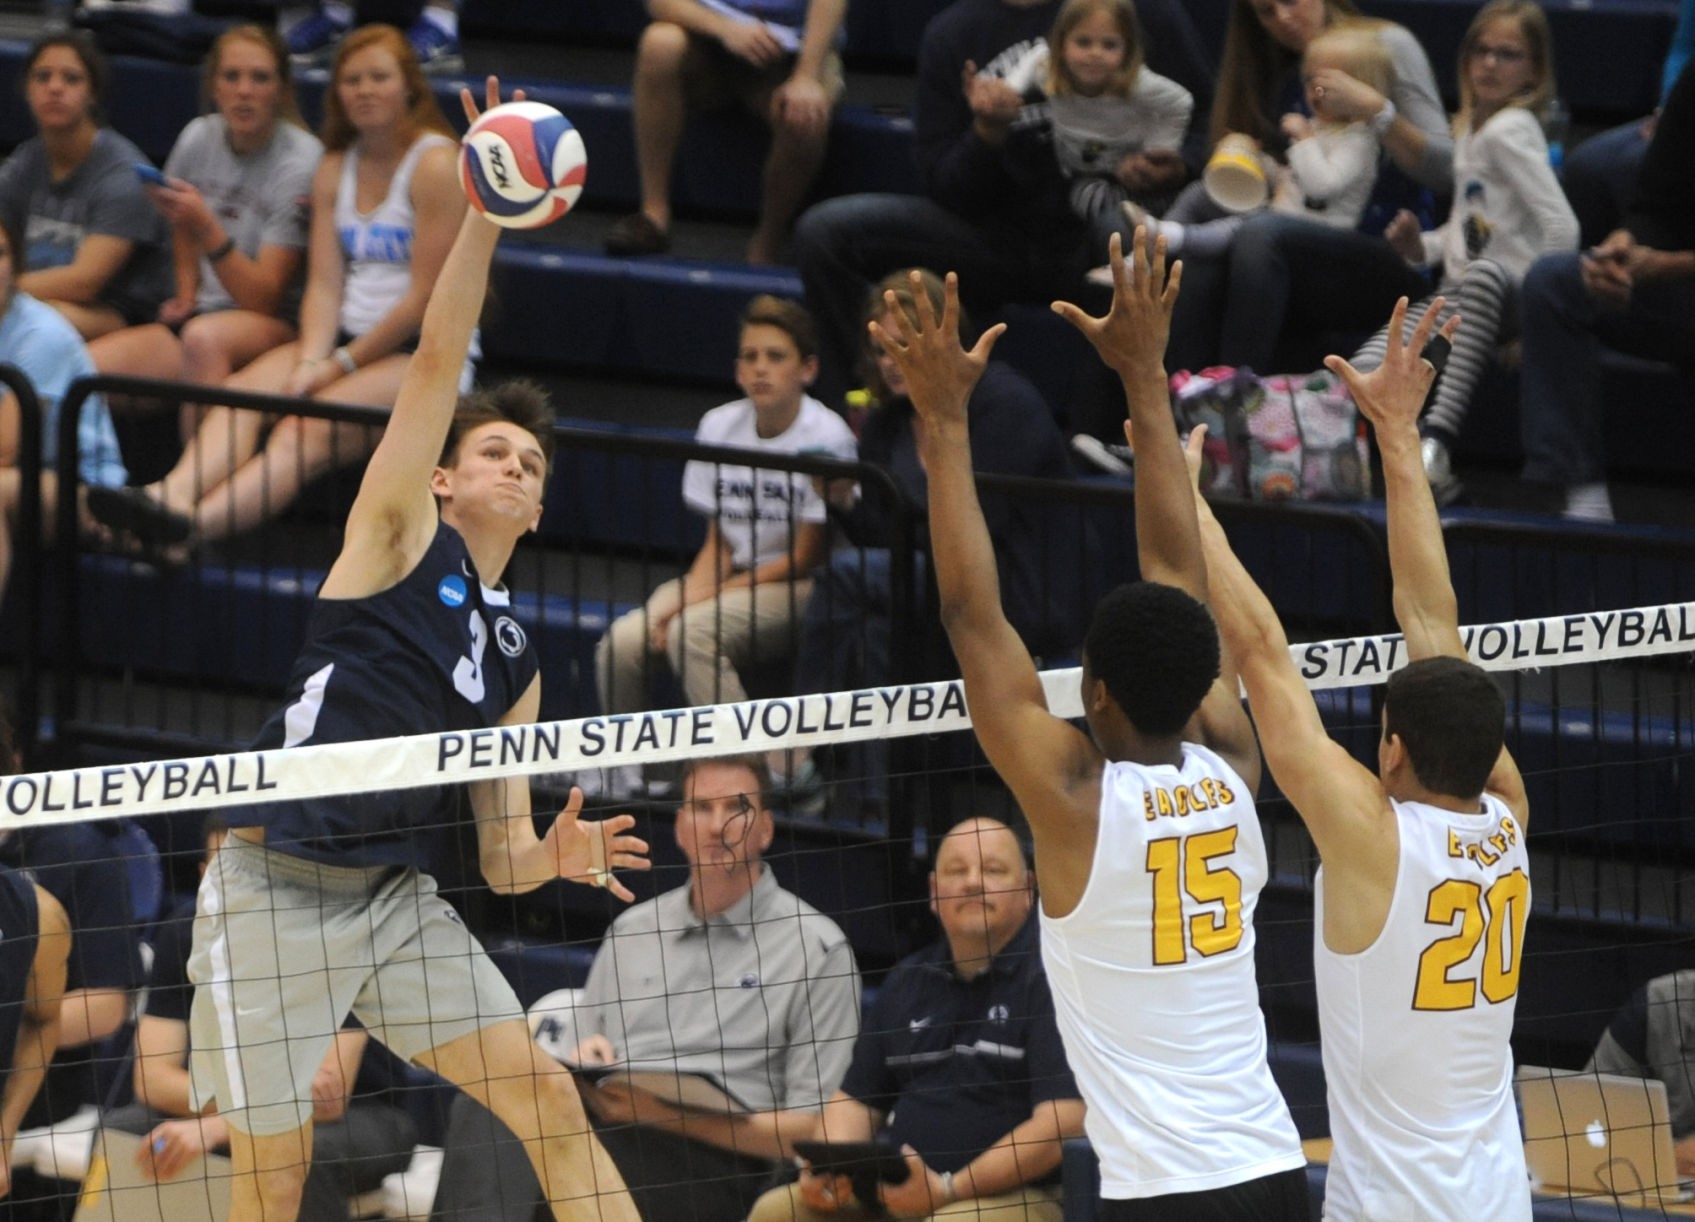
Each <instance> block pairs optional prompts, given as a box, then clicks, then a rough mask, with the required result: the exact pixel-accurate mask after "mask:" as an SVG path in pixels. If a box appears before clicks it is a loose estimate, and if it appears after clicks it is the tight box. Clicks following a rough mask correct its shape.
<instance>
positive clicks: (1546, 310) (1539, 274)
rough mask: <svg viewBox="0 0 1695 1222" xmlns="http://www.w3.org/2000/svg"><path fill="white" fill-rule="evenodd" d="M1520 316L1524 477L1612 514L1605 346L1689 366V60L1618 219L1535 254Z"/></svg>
mask: <svg viewBox="0 0 1695 1222" xmlns="http://www.w3.org/2000/svg"><path fill="white" fill-rule="evenodd" d="M1520 316H1521V319H1522V326H1523V330H1524V364H1523V370H1522V372H1521V374H1520V392H1519V425H1520V433H1521V436H1522V439H1523V442H1524V454H1525V466H1524V477H1525V478H1526V479H1527V480H1531V481H1533V482H1536V483H1543V484H1552V485H1556V486H1558V487H1560V488H1562V489H1563V490H1564V496H1565V507H1564V513H1565V516H1567V517H1569V518H1577V519H1584V520H1589V521H1611V520H1612V516H1613V509H1612V498H1611V497H1610V495H1609V494H1608V492H1607V484H1606V466H1605V456H1606V447H1605V445H1604V443H1603V440H1602V428H1601V416H1602V412H1603V411H1605V410H1606V405H1605V404H1604V402H1603V399H1602V390H1603V382H1602V378H1603V375H1602V370H1601V364H1600V361H1601V350H1602V348H1603V347H1608V348H1616V349H1618V350H1619V351H1621V352H1628V353H1631V354H1632V355H1635V356H1642V357H1648V358H1651V359H1655V360H1662V361H1672V362H1674V363H1677V364H1679V365H1682V366H1684V367H1685V368H1687V367H1688V366H1689V363H1690V353H1691V352H1695V70H1691V68H1690V67H1689V66H1687V65H1686V66H1685V67H1684V69H1683V75H1682V76H1680V77H1679V78H1678V80H1677V84H1676V85H1675V86H1673V88H1672V91H1671V96H1670V97H1668V98H1667V99H1666V104H1665V108H1664V109H1663V110H1662V111H1661V112H1660V117H1659V119H1658V121H1657V122H1656V123H1655V125H1654V139H1653V142H1652V143H1651V144H1650V145H1649V146H1648V154H1647V157H1646V158H1645V159H1644V160H1643V163H1642V172H1641V174H1640V175H1639V176H1638V178H1637V183H1636V195H1635V198H1634V201H1633V202H1632V204H1631V207H1630V211H1629V212H1628V213H1627V214H1626V215H1625V218H1624V224H1623V225H1622V226H1620V227H1619V228H1618V229H1615V230H1614V231H1613V232H1612V233H1610V234H1608V235H1607V237H1606V238H1605V239H1604V240H1603V241H1602V242H1601V243H1600V244H1599V245H1598V246H1593V247H1590V248H1588V249H1586V250H1584V251H1583V252H1581V253H1577V252H1573V253H1570V254H1556V255H1544V256H1542V258H1540V259H1538V260H1537V261H1536V263H1535V264H1533V265H1532V266H1531V269H1530V272H1529V274H1528V275H1526V276H1525V279H1524V299H1523V303H1522V305H1521V307H1520ZM1620 406H1621V407H1624V408H1628V405H1620Z"/></svg>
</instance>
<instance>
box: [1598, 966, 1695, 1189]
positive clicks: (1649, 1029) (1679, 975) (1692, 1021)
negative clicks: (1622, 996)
mask: <svg viewBox="0 0 1695 1222" xmlns="http://www.w3.org/2000/svg"><path fill="white" fill-rule="evenodd" d="M1583 1071H1584V1072H1585V1073H1610V1074H1620V1075H1622V1076H1626V1077H1632V1078H1655V1079H1658V1080H1659V1081H1661V1082H1664V1083H1665V1084H1666V1102H1667V1103H1668V1105H1669V1106H1670V1111H1671V1135H1672V1140H1673V1142H1674V1143H1675V1149H1676V1154H1677V1173H1678V1175H1679V1176H1680V1177H1682V1178H1683V1179H1686V1180H1688V1179H1695V968H1685V969H1683V970H1682V971H1679V972H1668V973H1666V974H1665V975H1664V976H1656V977H1654V978H1653V979H1652V980H1650V981H1649V982H1648V983H1647V984H1645V985H1643V986H1642V987H1641V988H1639V989H1637V990H1636V992H1634V993H1632V994H1631V995H1630V999H1629V1000H1628V1001H1626V1002H1625V1003H1624V1005H1623V1006H1621V1007H1620V1008H1619V1011H1618V1013H1617V1014H1615V1015H1613V1018H1612V1021H1611V1022H1609V1023H1608V1024H1607V1029H1606V1030H1605V1031H1603V1032H1601V1038H1600V1040H1599V1041H1597V1043H1596V1044H1595V1051H1594V1053H1593V1054H1592V1055H1591V1056H1590V1058H1589V1064H1587V1065H1585V1066H1584V1067H1583Z"/></svg>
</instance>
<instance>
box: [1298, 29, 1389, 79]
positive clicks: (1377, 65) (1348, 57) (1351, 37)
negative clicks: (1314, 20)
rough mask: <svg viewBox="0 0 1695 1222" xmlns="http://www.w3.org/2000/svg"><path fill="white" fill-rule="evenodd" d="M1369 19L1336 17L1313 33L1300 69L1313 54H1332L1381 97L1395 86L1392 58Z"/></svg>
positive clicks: (1340, 63)
mask: <svg viewBox="0 0 1695 1222" xmlns="http://www.w3.org/2000/svg"><path fill="white" fill-rule="evenodd" d="M1380 28H1381V27H1380V26H1378V25H1377V23H1375V22H1371V21H1338V22H1337V23H1336V24H1335V25H1332V26H1329V27H1327V28H1326V29H1324V30H1323V31H1321V32H1320V33H1319V34H1317V35H1316V36H1315V37H1314V38H1313V40H1312V41H1311V42H1309V43H1308V44H1307V49H1306V52H1305V53H1304V54H1303V55H1302V56H1301V65H1302V69H1303V71H1304V70H1305V66H1306V65H1307V64H1308V63H1310V62H1311V61H1312V59H1313V58H1314V56H1315V55H1316V56H1318V57H1321V58H1322V57H1326V56H1329V57H1332V58H1333V59H1334V60H1335V61H1336V62H1337V63H1338V64H1339V65H1340V67H1341V68H1342V70H1343V71H1344V72H1346V73H1347V74H1348V75H1349V76H1351V77H1353V78H1354V79H1355V80H1357V81H1361V82H1363V83H1365V84H1367V85H1370V86H1371V87H1372V88H1373V89H1375V90H1377V92H1378V93H1381V94H1382V95H1383V96H1384V97H1388V96H1389V91H1390V90H1392V89H1393V88H1394V87H1395V60H1394V58H1393V57H1392V56H1391V55H1390V54H1389V48H1388V47H1386V46H1384V44H1383V40H1382V39H1381V38H1379V37H1378V34H1377V31H1378V30H1379V29H1380Z"/></svg>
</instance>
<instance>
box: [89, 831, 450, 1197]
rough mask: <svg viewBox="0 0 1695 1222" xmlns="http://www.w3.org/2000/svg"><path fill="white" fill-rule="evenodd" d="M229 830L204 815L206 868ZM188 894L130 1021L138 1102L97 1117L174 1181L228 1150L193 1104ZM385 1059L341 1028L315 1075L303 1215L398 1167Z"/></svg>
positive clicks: (403, 1128)
mask: <svg viewBox="0 0 1695 1222" xmlns="http://www.w3.org/2000/svg"><path fill="white" fill-rule="evenodd" d="M228 834H229V829H228V827H227V826H225V824H224V822H223V820H222V819H221V818H219V817H218V816H217V815H213V816H212V817H210V818H209V819H208V820H207V821H206V837H205V843H206V855H205V858H204V860H203V861H202V863H201V866H200V872H201V873H202V874H204V873H205V872H206V869H207V866H208V865H209V864H210V863H211V862H212V860H213V859H214V858H215V856H216V855H217V851H218V848H219V846H221V845H222V844H223V842H224V838H225V837H226V836H227V835H228ZM193 925H194V900H193V899H192V898H191V899H189V900H187V901H185V902H184V904H183V905H182V906H181V907H180V908H178V909H177V911H175V912H173V913H172V914H171V915H170V916H169V917H168V918H167V919H166V920H164V921H162V922H161V923H160V925H159V927H158V929H157V930H156V931H155V932H154V934H153V938H152V942H153V948H154V957H153V967H152V970H151V971H150V973H149V975H148V988H147V1008H146V1010H145V1011H144V1012H143V1013H142V1015H141V1018H140V1019H139V1020H138V1021H137V1023H136V1029H135V1074H134V1077H135V1100H134V1102H133V1103H130V1104H127V1105H125V1106H124V1107H121V1108H116V1109H114V1110H112V1111H111V1112H108V1113H107V1114H106V1115H105V1117H103V1119H102V1123H104V1124H105V1125H106V1126H108V1127H110V1128H115V1129H121V1130H122V1131H124V1132H126V1133H135V1134H137V1135H139V1136H145V1137H147V1138H148V1141H147V1142H146V1144H145V1145H144V1146H143V1147H142V1150H141V1156H142V1157H143V1158H146V1159H148V1160H149V1163H150V1166H149V1167H148V1170H150V1172H151V1174H152V1175H153V1176H154V1177H155V1178H156V1179H158V1180H160V1181H165V1180H171V1179H175V1178H176V1177H177V1176H179V1175H181V1174H182V1173H183V1172H185V1171H187V1170H189V1168H190V1167H191V1166H192V1165H193V1164H194V1163H195V1161H196V1160H198V1159H200V1158H201V1157H202V1156H204V1155H206V1154H208V1153H213V1152H225V1151H227V1150H228V1149H229V1129H228V1127H227V1126H226V1125H225V1123H224V1119H223V1117H221V1116H220V1115H218V1112H217V1108H216V1104H215V1103H214V1104H212V1105H210V1106H209V1107H208V1109H207V1110H206V1111H205V1112H199V1111H198V1110H197V1108H196V1101H195V1099H194V1097H193V1085H192V1083H191V1081H190V1078H189V1069H188V1064H189V1051H190V1050H189V1026H188V1016H189V1005H190V1003H191V1002H192V1000H193V997H194V987H193V986H192V985H191V984H190V983H189V980H188V954H189V948H190V946H191V945H192V943H193V940H194V930H193ZM390 1063H392V1058H391V1057H390V1056H389V1055H388V1053H387V1052H386V1051H384V1050H383V1049H382V1047H381V1045H378V1044H374V1043H372V1042H371V1038H370V1036H369V1035H368V1034H367V1033H366V1031H365V1029H364V1028H363V1027H361V1026H359V1025H357V1024H356V1023H350V1024H349V1025H348V1026H346V1027H343V1028H342V1030H341V1032H340V1033H339V1034H338V1035H337V1037H336V1041H335V1043H334V1044H332V1045H331V1047H330V1051H329V1053H328V1054H327V1055H326V1056H325V1058H324V1061H323V1064H322V1065H321V1066H320V1067H319V1069H318V1075H317V1077H316V1078H315V1079H313V1082H312V1168H311V1170H310V1171H309V1172H308V1173H307V1175H306V1187H305V1189H304V1191H303V1193H302V1197H301V1205H300V1214H299V1218H300V1220H301V1222H345V1219H346V1218H347V1204H348V1200H349V1198H351V1197H353V1196H356V1195H357V1194H359V1193H362V1192H369V1191H371V1190H373V1189H376V1188H379V1187H381V1186H382V1181H383V1177H384V1176H385V1175H388V1174H390V1173H392V1172H396V1171H404V1170H405V1169H406V1166H407V1164H408V1163H410V1162H411V1159H412V1147H413V1145H414V1144H415V1142H416V1140H417V1132H416V1129H415V1127H414V1126H413V1124H412V1120H411V1117H409V1116H408V1115H407V1114H406V1112H405V1111H403V1110H402V1109H400V1108H398V1107H396V1106H395V1105H394V1104H393V1103H391V1102H389V1101H388V1100H387V1099H386V1098H384V1097H383V1096H382V1094H381V1092H382V1090H383V1089H384V1088H385V1087H386V1085H387V1082H386V1080H385V1069H386V1068H387V1065H388V1064H390Z"/></svg>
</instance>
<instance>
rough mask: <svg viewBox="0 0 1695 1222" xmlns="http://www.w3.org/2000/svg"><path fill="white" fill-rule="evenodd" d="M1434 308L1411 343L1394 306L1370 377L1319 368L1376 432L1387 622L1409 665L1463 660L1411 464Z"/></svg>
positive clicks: (1433, 533)
mask: <svg viewBox="0 0 1695 1222" xmlns="http://www.w3.org/2000/svg"><path fill="white" fill-rule="evenodd" d="M1442 306H1443V299H1442V298H1440V297H1438V298H1437V299H1436V300H1435V301H1433V302H1432V303H1431V304H1430V308H1429V309H1427V310H1426V311H1425V312H1424V317H1423V318H1421V319H1420V320H1419V323H1418V326H1417V327H1415V328H1414V329H1413V333H1412V336H1411V338H1410V339H1407V340H1405V341H1403V339H1402V333H1403V328H1404V327H1405V325H1406V317H1407V299H1406V298H1405V297H1403V298H1401V299H1400V301H1398V302H1396V303H1395V312H1394V314H1393V315H1391V316H1390V319H1389V350H1388V352H1387V353H1386V354H1385V355H1384V357H1383V363H1382V364H1381V365H1380V366H1378V367H1377V368H1376V369H1374V370H1372V371H1371V372H1370V373H1366V374H1362V373H1360V372H1359V371H1358V370H1356V369H1355V368H1354V367H1353V366H1352V365H1350V364H1349V363H1348V362H1347V361H1346V360H1344V359H1343V358H1341V357H1339V356H1330V357H1326V358H1325V361H1324V363H1325V364H1326V365H1327V366H1329V368H1330V369H1331V371H1332V372H1334V373H1335V374H1336V375H1337V376H1338V377H1340V378H1341V379H1342V380H1343V381H1344V382H1346V383H1347V384H1348V389H1349V390H1350V391H1352V392H1353V396H1354V402H1355V403H1357V404H1359V409H1360V411H1361V412H1362V413H1363V414H1364V415H1365V418H1366V419H1367V420H1369V421H1371V423H1372V426H1373V428H1374V429H1375V430H1376V432H1377V448H1378V450H1379V451H1380V452H1381V453H1382V455H1383V486H1384V497H1385V499H1386V500H1387V502H1388V518H1389V527H1388V530H1389V571H1390V573H1391V574H1392V575H1393V577H1394V583H1395V619H1396V621H1397V622H1398V623H1399V624H1400V626H1401V632H1402V634H1403V635H1405V637H1406V641H1407V657H1408V658H1409V659H1410V660H1412V661H1417V660H1418V659H1420V658H1434V657H1453V658H1463V657H1465V656H1466V652H1465V646H1464V645H1463V644H1462V643H1461V641H1460V619H1459V604H1458V602H1457V600H1456V599H1455V597H1454V583H1453V581H1452V580H1451V579H1450V577H1449V574H1448V552H1447V548H1446V547H1445V546H1444V545H1443V542H1442V524H1441V521H1440V520H1439V519H1438V517H1437V514H1436V499H1435V497H1434V496H1432V495H1431V492H1430V482H1429V480H1427V479H1426V478H1425V474H1424V464H1423V462H1422V460H1421V459H1420V457H1419V444H1420V438H1419V434H1418V417H1419V413H1420V412H1421V411H1423V409H1424V400H1425V398H1426V397H1427V396H1428V395H1429V393H1430V384H1431V382H1433V381H1434V380H1435V378H1436V368H1435V366H1434V365H1432V364H1431V363H1430V362H1429V361H1427V360H1425V359H1424V357H1423V353H1424V349H1425V346H1426V344H1428V343H1430V342H1431V336H1432V334H1433V332H1434V330H1435V322H1436V319H1437V316H1438V315H1439V314H1440V313H1441V310H1442ZM1459 325H1460V318H1459V316H1458V315H1455V316H1454V317H1453V318H1451V319H1449V320H1448V322H1447V323H1446V324H1445V325H1444V326H1443V327H1442V331H1441V337H1442V341H1443V342H1447V341H1450V340H1451V339H1452V338H1453V334H1454V332H1455V330H1457V329H1458V327H1459Z"/></svg>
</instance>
